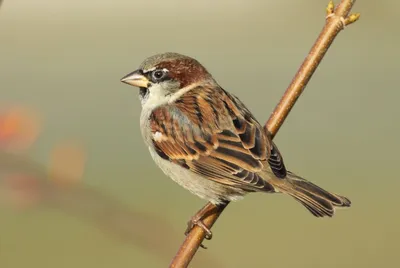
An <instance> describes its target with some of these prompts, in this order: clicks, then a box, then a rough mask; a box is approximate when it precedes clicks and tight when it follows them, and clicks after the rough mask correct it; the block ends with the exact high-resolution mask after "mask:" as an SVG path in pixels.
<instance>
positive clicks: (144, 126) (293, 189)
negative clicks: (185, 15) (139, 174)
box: [121, 53, 351, 236]
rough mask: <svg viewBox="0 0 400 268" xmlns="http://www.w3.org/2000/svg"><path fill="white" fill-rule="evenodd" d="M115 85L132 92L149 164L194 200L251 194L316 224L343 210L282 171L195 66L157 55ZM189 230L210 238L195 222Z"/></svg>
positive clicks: (261, 135)
mask: <svg viewBox="0 0 400 268" xmlns="http://www.w3.org/2000/svg"><path fill="white" fill-rule="evenodd" d="M121 81H122V82H124V83H126V84H129V85H132V86H135V87H138V88H139V99H140V102H141V105H142V112H141V115H140V128H141V133H142V136H143V139H144V142H145V143H146V145H147V147H148V148H149V151H150V154H151V156H152V158H153V160H154V161H155V163H156V164H157V165H158V166H159V167H160V168H161V170H162V171H163V172H164V173H165V174H166V175H167V176H168V177H170V178H171V179H172V180H174V181H175V182H177V183H178V184H180V185H181V186H183V187H184V188H186V189H187V190H189V191H190V192H192V193H193V194H195V195H197V196H199V197H200V198H202V199H205V200H207V201H209V202H211V203H213V204H214V205H216V206H218V205H222V204H226V203H228V202H230V201H237V200H240V199H242V198H243V196H245V195H246V194H247V193H251V192H264V193H283V194H287V195H289V196H291V197H293V198H294V199H295V200H296V201H298V202H299V203H301V204H302V205H303V206H304V207H306V208H307V209H308V210H309V211H310V212H311V213H312V214H313V215H314V216H316V217H324V216H328V217H331V216H333V215H334V212H335V208H337V207H349V206H350V204H351V202H350V200H349V199H348V198H346V197H344V196H340V195H337V194H334V193H331V192H328V191H326V190H324V189H322V188H321V187H319V186H317V185H315V184H313V183H312V182H310V181H307V180H305V179H303V178H302V177H300V176H297V175H296V174H294V173H292V172H290V171H288V170H287V169H286V167H285V164H284V162H283V159H282V156H281V154H280V152H279V150H278V148H277V147H276V145H275V144H274V143H273V142H272V140H271V138H270V137H269V135H268V133H266V131H265V130H264V128H263V127H262V126H261V124H260V123H259V122H258V121H257V120H256V118H255V117H254V116H253V114H252V113H251V112H250V111H249V110H248V109H247V107H246V106H245V105H244V104H243V102H241V101H240V100H239V99H238V98H237V97H236V96H234V95H233V94H230V93H229V92H227V91H226V90H224V89H223V88H222V87H221V86H220V85H219V84H218V83H217V82H216V80H215V79H214V78H213V76H212V75H211V74H210V73H209V72H208V71H207V69H206V68H205V67H203V66H202V65H201V64H200V63H199V62H198V61H197V60H195V59H193V58H191V57H188V56H184V55H181V54H177V53H163V54H157V55H154V56H151V57H149V58H147V59H146V60H144V62H143V63H142V64H141V65H140V67H139V69H137V70H136V71H134V72H131V73H129V74H128V75H126V76H124V77H123V78H122V79H121ZM192 224H196V225H199V226H200V227H202V228H203V229H204V230H205V231H206V233H207V234H208V235H209V236H211V231H210V230H208V229H207V228H206V226H205V225H204V224H203V223H202V221H201V215H198V216H197V217H194V218H193V219H192ZM192 226H193V225H192Z"/></svg>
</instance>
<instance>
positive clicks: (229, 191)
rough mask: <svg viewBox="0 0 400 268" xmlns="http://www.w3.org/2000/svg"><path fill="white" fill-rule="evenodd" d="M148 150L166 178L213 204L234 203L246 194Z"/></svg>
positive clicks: (152, 150) (151, 149)
mask: <svg viewBox="0 0 400 268" xmlns="http://www.w3.org/2000/svg"><path fill="white" fill-rule="evenodd" d="M149 150H150V154H151V156H152V157H153V159H154V161H155V162H156V164H157V165H158V166H159V167H160V168H161V170H162V171H163V172H164V173H165V174H166V175H167V176H168V177H170V178H171V179H172V180H173V181H175V182H177V183H178V184H179V185H181V186H182V187H184V188H186V189H187V190H189V191H190V192H191V193H193V194H195V195H197V196H199V197H200V198H202V199H205V200H207V201H210V202H211V203H213V204H219V203H222V202H224V201H236V200H239V199H242V198H243V196H244V195H245V194H246V192H245V191H243V190H242V189H238V188H232V187H229V186H226V185H223V184H220V183H217V182H214V181H212V180H210V179H206V178H203V177H201V176H200V175H197V174H195V173H193V172H191V171H190V170H188V169H185V168H183V167H181V166H179V165H177V164H174V163H171V162H170V161H168V160H165V159H163V158H161V157H160V156H159V155H158V154H157V152H156V151H155V150H154V149H153V148H152V147H149Z"/></svg>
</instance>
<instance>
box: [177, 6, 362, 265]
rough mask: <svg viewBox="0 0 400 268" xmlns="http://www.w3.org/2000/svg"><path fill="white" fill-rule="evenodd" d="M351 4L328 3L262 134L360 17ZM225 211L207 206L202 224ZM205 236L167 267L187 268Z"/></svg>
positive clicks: (198, 235) (195, 234) (192, 239)
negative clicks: (315, 35) (319, 28)
mask: <svg viewBox="0 0 400 268" xmlns="http://www.w3.org/2000/svg"><path fill="white" fill-rule="evenodd" d="M354 3H355V0H342V1H341V2H340V4H339V5H338V6H337V7H336V8H335V7H334V4H333V2H332V1H330V2H329V4H328V7H327V9H326V13H327V16H326V22H325V26H324V28H323V29H322V31H321V33H320V35H319V36H318V39H317V40H316V41H315V43H314V45H313V47H312V48H311V50H310V52H309V53H308V55H307V57H306V58H305V59H304V61H303V64H302V65H301V66H300V68H299V70H298V71H297V73H296V75H295V77H294V78H293V80H292V82H291V83H290V85H289V87H288V88H287V89H286V91H285V94H284V95H283V97H282V98H281V100H280V101H279V103H278V105H277V106H276V107H275V109H274V111H273V112H272V114H271V116H270V118H269V120H268V122H267V123H266V124H265V130H266V131H267V133H269V135H271V138H273V137H274V136H275V135H276V133H277V132H278V130H279V128H280V127H281V126H282V124H283V122H284V121H285V119H286V117H287V116H288V114H289V112H290V110H291V109H292V108H293V106H294V104H295V103H296V101H297V99H298V98H299V97H300V95H301V93H302V92H303V90H304V88H305V87H306V85H307V83H308V81H310V78H311V76H312V75H313V73H314V72H315V70H316V69H317V67H318V65H319V64H320V62H321V60H322V58H323V57H324V55H325V53H326V51H327V50H328V48H329V47H330V45H331V44H332V42H333V40H334V39H335V37H336V36H337V35H338V34H339V32H340V31H341V30H343V29H344V27H345V26H347V25H349V24H351V23H353V22H355V21H356V20H358V18H359V17H360V14H358V13H357V14H352V15H350V16H349V13H350V10H351V8H352V7H353V5H354ZM225 207H226V205H225V206H220V207H216V206H214V205H213V204H211V203H207V204H206V206H205V207H204V208H203V209H204V210H208V211H213V213H209V215H208V216H206V217H204V219H203V223H204V224H205V225H206V226H207V227H208V228H211V227H212V226H213V224H214V223H215V222H216V221H217V219H218V217H219V215H221V213H222V211H223V210H224V209H225ZM205 235H206V234H205V232H204V230H203V229H202V228H200V227H198V226H195V227H194V228H193V229H192V230H191V231H190V233H189V234H188V235H187V236H186V239H185V241H184V242H183V243H182V245H181V247H180V249H179V251H178V253H177V254H176V255H175V257H174V259H173V260H172V262H171V264H170V267H173V268H176V267H187V266H188V265H189V263H190V261H191V260H192V258H193V257H194V255H195V254H196V252H197V250H198V248H199V247H200V245H201V243H202V242H203V240H204V238H205Z"/></svg>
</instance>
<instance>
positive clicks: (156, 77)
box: [151, 70, 166, 82]
mask: <svg viewBox="0 0 400 268" xmlns="http://www.w3.org/2000/svg"><path fill="white" fill-rule="evenodd" d="M165 75H166V72H165V71H164V70H155V71H153V73H152V74H151V76H152V78H153V81H154V82H159V81H161V80H163V78H165Z"/></svg>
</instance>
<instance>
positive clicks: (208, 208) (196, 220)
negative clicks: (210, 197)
mask: <svg viewBox="0 0 400 268" xmlns="http://www.w3.org/2000/svg"><path fill="white" fill-rule="evenodd" d="M227 203H228V202H227ZM227 203H226V204H220V205H213V204H211V203H207V204H206V205H205V206H204V207H202V208H201V209H200V210H199V211H197V213H196V214H195V215H194V216H193V217H192V218H191V219H190V220H189V222H188V224H187V225H188V226H187V229H186V231H185V235H188V234H189V232H190V231H191V230H192V229H193V227H194V226H195V225H197V226H199V227H200V228H201V229H203V230H204V232H205V233H206V235H205V239H207V240H210V239H211V238H212V232H211V230H210V229H209V228H208V227H207V226H206V225H205V224H204V223H203V220H204V218H206V217H207V216H209V215H211V214H214V213H217V212H218V211H220V210H223V209H224V208H225V207H226V205H227ZM201 246H202V247H203V248H205V247H204V246H203V245H201Z"/></svg>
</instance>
